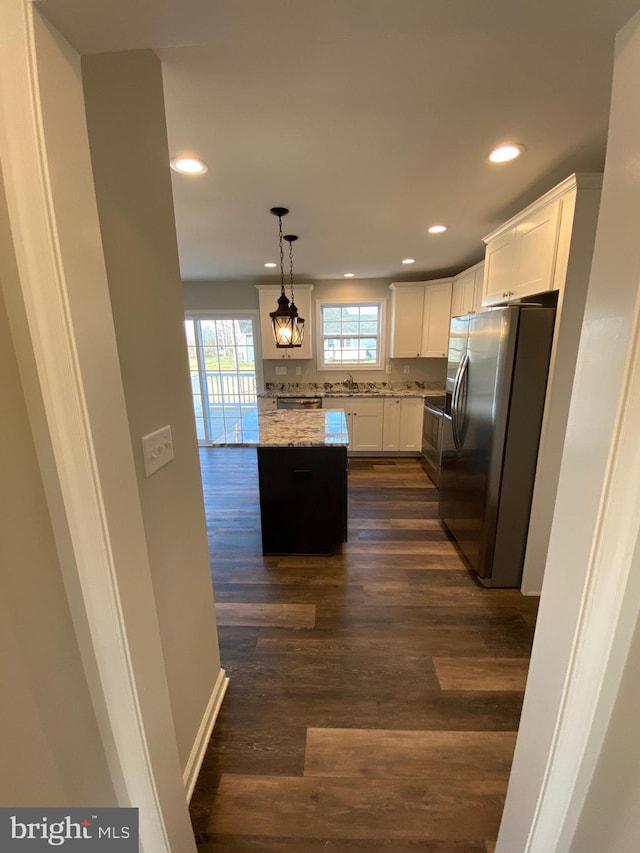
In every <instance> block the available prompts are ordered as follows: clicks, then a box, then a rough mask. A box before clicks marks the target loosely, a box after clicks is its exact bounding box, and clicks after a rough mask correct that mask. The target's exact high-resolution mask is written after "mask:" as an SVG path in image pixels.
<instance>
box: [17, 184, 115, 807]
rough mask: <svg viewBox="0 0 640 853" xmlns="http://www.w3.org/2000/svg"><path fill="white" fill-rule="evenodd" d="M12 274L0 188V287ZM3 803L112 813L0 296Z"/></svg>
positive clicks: (108, 785)
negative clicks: (101, 809)
mask: <svg viewBox="0 0 640 853" xmlns="http://www.w3.org/2000/svg"><path fill="white" fill-rule="evenodd" d="M17 276H18V272H17V269H16V266H15V259H14V253H13V244H12V241H11V235H10V233H9V220H8V215H7V210H6V203H5V197H4V188H3V186H2V181H1V178H0V283H1V284H2V285H3V286H4V287H8V286H9V284H10V282H9V279H13V280H14V282H15V280H16V279H17ZM0 389H2V417H0V471H1V472H2V476H0V506H2V511H1V512H0V648H1V649H2V652H1V653H0V684H2V700H1V701H0V731H2V737H1V738H0V767H1V768H2V771H1V772H0V803H1V804H2V805H3V806H5V807H8V806H35V805H38V806H61V807H71V806H77V805H78V804H80V803H84V804H87V805H88V804H91V805H95V806H115V805H117V802H116V797H115V792H114V790H113V786H112V784H111V778H110V772H109V767H108V765H107V761H106V756H105V752H104V748H103V745H102V738H101V735H100V732H99V730H98V725H97V721H96V717H95V713H94V710H93V705H92V702H91V696H90V694H89V689H88V686H87V682H86V678H85V674H84V669H83V666H82V659H81V657H80V652H79V648H78V640H77V637H76V634H75V630H74V626H73V621H72V619H71V612H70V609H69V604H68V601H67V596H66V593H65V588H64V582H63V578H62V572H61V567H60V560H59V558H58V553H57V550H56V544H55V540H54V536H53V530H52V525H51V519H50V516H49V510H48V507H47V503H46V499H45V493H44V488H43V484H42V478H41V475H40V469H39V465H38V459H37V456H36V451H35V447H34V443H33V437H32V434H31V427H30V424H29V420H28V417H27V410H26V405H25V400H24V394H23V391H22V384H21V379H20V376H19V374H18V365H17V361H16V355H15V351H14V348H13V340H12V336H11V332H10V329H9V323H8V318H7V314H6V310H5V302H4V299H3V296H2V290H0Z"/></svg>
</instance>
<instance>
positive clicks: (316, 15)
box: [40, 0, 639, 280]
mask: <svg viewBox="0 0 640 853" xmlns="http://www.w3.org/2000/svg"><path fill="white" fill-rule="evenodd" d="M638 5H639V0H135V2H132V0H110V2H104V0H42V2H41V4H40V6H41V8H42V9H44V11H45V13H46V14H47V15H48V16H49V18H50V19H51V20H52V21H53V22H54V24H56V26H57V27H58V28H59V29H60V30H61V32H62V33H63V34H64V35H66V37H67V38H68V39H69V41H70V42H71V43H72V44H73V45H74V46H75V47H76V49H77V50H79V51H80V52H81V53H95V52H102V51H112V50H123V49H136V48H144V47H153V48H156V49H158V54H159V55H160V57H161V58H162V61H163V68H164V79H165V93H166V109H167V125H168V133H169V147H170V153H171V156H172V157H175V156H178V155H180V154H192V155H198V156H200V157H202V158H203V159H204V160H205V161H206V162H207V163H208V165H209V171H208V172H207V174H206V175H204V176H202V177H199V178H196V177H184V176H181V175H175V174H173V188H174V199H175V212H176V223H177V231H178V243H179V250H180V263H181V269H182V274H183V277H184V278H185V279H224V280H227V279H237V278H250V279H254V280H257V279H258V278H260V279H262V278H263V277H264V276H265V273H267V271H266V270H265V269H264V266H263V264H264V262H265V261H269V260H272V261H276V260H277V255H278V253H277V223H276V220H275V219H274V218H273V217H272V216H271V215H270V214H269V208H270V207H273V206H274V205H282V206H286V207H288V208H289V209H290V211H291V213H290V215H289V216H288V217H287V218H286V219H285V222H284V230H285V233H295V234H298V235H299V241H298V243H297V244H296V246H295V269H296V275H297V277H306V278H310V279H317V278H337V277H340V276H342V274H343V273H344V272H353V273H355V274H356V276H357V277H364V278H372V277H392V278H395V277H411V278H420V277H423V276H431V277H433V276H437V275H439V274H445V273H449V272H456V271H459V270H460V269H463V268H464V267H465V266H468V265H470V264H471V263H473V262H475V261H477V260H479V259H480V258H481V257H482V255H483V243H482V237H483V236H484V235H485V234H487V233H488V232H489V231H491V230H492V229H493V228H494V227H496V226H497V225H499V224H501V223H502V222H503V221H504V220H505V219H507V218H508V217H509V216H511V215H512V214H514V213H516V212H517V211H518V210H519V209H521V208H522V207H523V206H524V205H526V204H527V203H529V202H530V201H533V200H534V199H535V198H536V197H538V196H539V195H540V194H542V193H543V192H544V191H546V190H547V189H550V188H551V187H552V186H553V185H554V184H556V183H557V182H558V181H560V180H562V179H563V178H564V177H566V176H567V175H569V174H571V172H574V171H601V170H602V167H603V164H604V153H605V142H606V129H607V120H608V109H609V93H610V86H611V68H612V61H613V40H614V36H615V33H616V32H617V30H618V29H619V28H620V27H621V26H622V25H623V24H624V23H625V22H626V21H627V20H628V19H629V18H630V17H631V15H632V14H633V13H634V12H635V11H636V9H637V8H638ZM503 141H513V142H517V143H520V144H522V145H524V146H525V147H526V151H525V153H524V154H523V156H522V157H521V158H520V159H519V160H516V161H514V162H512V163H507V164H502V165H494V164H491V163H489V162H488V161H487V154H488V153H489V151H490V149H491V148H492V147H493V146H494V145H495V144H497V143H500V142H503ZM435 222H443V223H444V224H446V225H447V226H448V231H447V232H446V233H445V234H443V235H441V236H432V235H429V234H427V233H426V228H427V227H428V226H429V225H431V224H433V223H435ZM405 257H413V258H415V259H416V264H415V265H413V266H412V267H409V268H408V267H403V266H402V264H401V260H402V258H405Z"/></svg>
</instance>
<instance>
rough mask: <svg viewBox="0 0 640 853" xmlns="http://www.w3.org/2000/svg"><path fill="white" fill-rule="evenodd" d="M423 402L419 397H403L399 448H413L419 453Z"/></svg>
mask: <svg viewBox="0 0 640 853" xmlns="http://www.w3.org/2000/svg"><path fill="white" fill-rule="evenodd" d="M423 413H424V403H423V401H422V398H419V397H405V398H404V399H403V400H402V404H401V406H400V444H399V447H398V449H399V450H414V451H416V452H417V453H420V450H421V448H422V416H423Z"/></svg>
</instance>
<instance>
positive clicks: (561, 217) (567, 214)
mask: <svg viewBox="0 0 640 853" xmlns="http://www.w3.org/2000/svg"><path fill="white" fill-rule="evenodd" d="M578 178H579V180H578ZM578 178H577V177H576V176H575V175H572V176H570V177H569V178H567V180H566V181H563V182H562V183H561V184H558V186H557V187H554V189H552V190H550V191H549V192H548V193H547V194H546V195H544V196H543V197H542V198H541V199H538V201H536V202H534V204H531V205H529V207H527V208H526V209H525V210H524V211H523V212H522V213H520V214H518V216H514V217H513V219H510V220H509V222H506V223H505V224H504V225H503V226H502V227H501V228H498V229H497V230H496V231H493V232H492V233H491V234H489V235H488V236H487V237H485V238H484V239H485V243H486V244H487V251H486V256H485V262H486V263H485V272H484V288H483V295H482V304H483V305H484V306H488V305H496V304H498V303H504V302H509V301H511V300H514V299H523V298H526V297H529V296H533V295H535V294H536V293H544V292H545V291H548V290H559V289H560V288H562V287H563V285H564V271H565V268H566V258H567V256H568V254H569V249H570V242H571V234H572V230H573V214H574V208H575V201H576V193H577V192H579V191H580V188H581V187H579V183H581V184H582V185H583V186H584V187H585V189H590V183H593V180H591V178H590V177H588V176H578ZM559 260H560V262H561V263H560V266H558V262H559Z"/></svg>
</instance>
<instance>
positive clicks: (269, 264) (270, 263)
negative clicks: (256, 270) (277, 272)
mask: <svg viewBox="0 0 640 853" xmlns="http://www.w3.org/2000/svg"><path fill="white" fill-rule="evenodd" d="M275 266H277V264H274V263H273V261H269V263H268V264H265V267H275Z"/></svg>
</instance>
